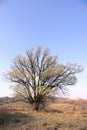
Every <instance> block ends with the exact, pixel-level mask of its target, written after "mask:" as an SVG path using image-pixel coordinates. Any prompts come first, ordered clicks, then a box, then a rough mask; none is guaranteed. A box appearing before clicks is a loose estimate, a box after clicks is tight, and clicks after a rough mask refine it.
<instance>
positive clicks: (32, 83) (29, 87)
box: [6, 47, 83, 110]
mask: <svg viewBox="0 0 87 130" xmlns="http://www.w3.org/2000/svg"><path fill="white" fill-rule="evenodd" d="M82 70H83V69H82V67H81V66H80V65H77V64H66V65H63V64H59V63H58V58H57V56H51V55H50V53H49V49H47V48H46V49H44V50H42V49H41V47H37V49H36V51H34V50H33V49H31V50H27V51H26V56H25V57H23V56H21V55H19V56H17V57H16V58H15V59H14V61H13V65H12V66H11V70H10V71H9V72H8V73H7V76H6V77H7V78H8V79H9V80H10V81H12V82H14V83H16V86H15V87H14V91H15V93H16V94H17V95H20V96H22V97H24V98H25V99H27V100H28V101H29V102H30V103H31V104H33V105H34V107H35V109H36V110H38V109H39V105H40V104H42V105H43V104H44V98H45V97H46V96H47V95H49V94H50V93H52V92H54V91H55V90H56V91H57V92H59V91H61V92H63V93H64V92H66V91H67V86H70V85H74V84H75V83H76V80H77V79H76V76H75V74H76V73H79V72H81V71H82Z"/></svg>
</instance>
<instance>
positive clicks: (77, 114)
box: [0, 98, 87, 130]
mask: <svg viewBox="0 0 87 130" xmlns="http://www.w3.org/2000/svg"><path fill="white" fill-rule="evenodd" d="M49 101H50V103H49V105H48V107H47V111H39V112H37V111H34V110H33V109H32V107H31V105H30V104H29V103H27V102H23V101H17V102H14V103H12V102H9V103H4V104H2V105H0V130H87V100H81V99H79V100H70V99H62V98H60V99H56V100H54V98H52V99H51V100H50V99H49Z"/></svg>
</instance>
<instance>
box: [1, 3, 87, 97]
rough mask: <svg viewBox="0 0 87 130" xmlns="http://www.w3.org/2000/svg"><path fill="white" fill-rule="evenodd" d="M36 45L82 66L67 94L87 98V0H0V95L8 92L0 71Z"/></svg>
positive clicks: (60, 58)
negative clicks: (76, 79) (82, 70)
mask: <svg viewBox="0 0 87 130" xmlns="http://www.w3.org/2000/svg"><path fill="white" fill-rule="evenodd" d="M38 45H41V46H42V47H43V48H45V47H48V48H49V49H50V52H51V54H52V55H58V56H59V62H60V63H64V64H65V63H67V62H70V63H78V64H80V65H82V66H83V67H84V72H82V73H80V74H79V75H78V81H77V84H76V85H74V86H72V88H71V89H70V97H72V98H87V0H0V58H1V62H0V97H2V96H11V95H12V91H11V90H10V89H9V86H10V85H11V83H7V82H6V81H5V80H3V77H2V73H3V72H7V71H8V70H9V68H10V65H11V63H12V60H13V59H14V58H15V57H16V56H17V55H18V54H22V55H24V54H25V51H26V49H30V48H32V47H33V48H36V47H37V46H38Z"/></svg>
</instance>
